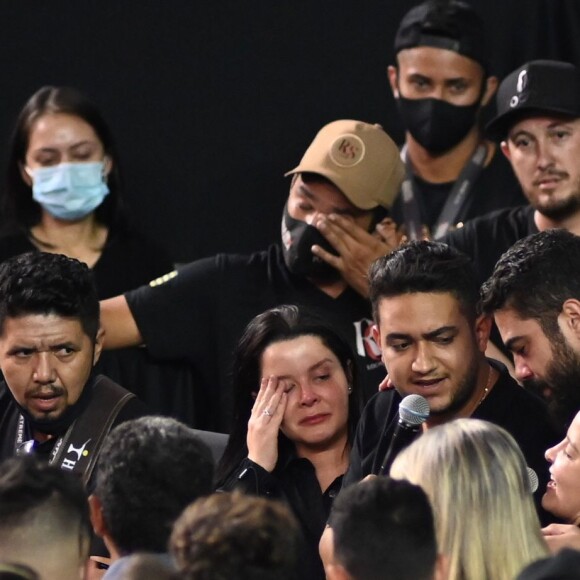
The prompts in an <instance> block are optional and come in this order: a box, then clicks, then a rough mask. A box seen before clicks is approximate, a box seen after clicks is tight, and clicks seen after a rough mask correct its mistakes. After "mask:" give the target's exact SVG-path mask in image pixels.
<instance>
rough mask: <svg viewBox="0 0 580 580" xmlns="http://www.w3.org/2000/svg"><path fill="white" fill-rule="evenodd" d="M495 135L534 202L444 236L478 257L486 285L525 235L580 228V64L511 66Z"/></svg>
mask: <svg viewBox="0 0 580 580" xmlns="http://www.w3.org/2000/svg"><path fill="white" fill-rule="evenodd" d="M497 109H498V115H497V117H496V118H495V119H494V120H493V121H492V122H491V123H490V124H489V125H488V127H487V129H488V132H489V134H490V135H491V136H492V137H494V138H495V139H497V140H498V141H501V148H502V151H503V152H504V154H505V156H506V157H507V158H508V159H509V161H510V163H511V165H512V167H513V170H514V172H515V174H516V176H517V178H518V181H519V182H520V185H521V187H522V190H523V192H524V194H525V196H526V198H527V199H528V201H529V204H530V205H527V206H522V207H518V208H513V209H508V210H500V211H497V212H493V213H490V214H488V215H486V216H483V217H480V218H476V219H474V220H471V221H470V222H468V223H467V224H465V226H464V227H463V228H461V229H458V230H456V231H454V232H451V233H449V234H448V235H447V236H445V237H444V238H442V241H444V242H446V243H448V244H449V245H451V246H453V247H455V248H457V249H459V250H461V251H462V252H464V253H466V254H467V255H469V256H471V258H472V260H473V263H474V266H475V269H476V273H477V280H478V282H479V283H480V284H481V283H483V282H484V281H485V280H486V279H487V278H488V276H489V275H490V274H491V272H492V270H493V268H494V265H495V263H496V262H497V260H498V259H499V257H500V256H501V255H502V254H503V253H504V252H505V251H506V250H507V249H508V248H510V247H511V246H512V245H513V244H514V243H515V242H516V241H517V240H519V239H521V238H524V237H526V236H528V235H530V234H534V233H537V232H538V231H544V230H548V229H551V228H564V229H566V230H568V231H570V232H572V233H574V234H576V235H579V234H580V165H579V163H578V159H580V71H579V70H578V69H577V68H576V67H575V66H574V65H572V64H568V63H565V62H559V61H549V60H536V61H532V62H529V63H526V64H524V65H523V66H521V67H520V68H518V69H517V70H515V71H513V72H512V73H510V74H509V75H508V76H507V77H506V78H505V79H504V80H503V81H502V83H501V85H500V87H499V91H498V95H497Z"/></svg>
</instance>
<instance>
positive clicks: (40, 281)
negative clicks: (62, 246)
mask: <svg viewBox="0 0 580 580" xmlns="http://www.w3.org/2000/svg"><path fill="white" fill-rule="evenodd" d="M29 314H56V315H58V316H62V317H66V318H77V319H78V320H79V322H80V323H81V326H82V328H83V331H84V332H85V334H86V335H87V336H88V337H89V338H90V339H91V340H93V341H94V340H95V338H96V336H97V331H98V330H99V299H98V296H97V290H96V287H95V282H94V280H93V275H92V272H91V271H90V269H89V267H88V266H87V265H86V264H85V263H83V262H80V261H79V260H75V259H74V258H69V257H68V256H64V255H62V254H48V253H43V252H28V253H26V254H21V255H19V256H15V257H13V258H10V259H9V260H6V261H5V262H2V264H0V334H1V333H2V332H3V330H4V322H5V320H6V318H16V317H18V316H26V315H29Z"/></svg>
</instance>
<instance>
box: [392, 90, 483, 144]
mask: <svg viewBox="0 0 580 580" xmlns="http://www.w3.org/2000/svg"><path fill="white" fill-rule="evenodd" d="M397 105H398V107H399V113H400V115H401V118H402V120H403V123H404V124H405V127H406V129H407V131H409V133H411V135H412V136H413V138H414V139H415V141H417V142H418V143H419V144H420V145H422V146H423V147H425V149H427V151H429V152H431V153H435V154H439V153H444V152H445V151H448V150H449V149H451V148H452V147H454V146H455V145H457V143H459V142H460V141H461V140H462V139H463V138H464V137H465V136H466V135H467V133H469V131H470V130H471V129H472V127H474V126H475V124H476V122H477V113H478V111H479V106H480V102H479V100H478V101H476V102H475V103H474V104H473V105H467V106H458V105H452V104H451V103H448V102H447V101H443V100H441V99H432V98H429V99H406V98H405V97H399V98H398V99H397Z"/></svg>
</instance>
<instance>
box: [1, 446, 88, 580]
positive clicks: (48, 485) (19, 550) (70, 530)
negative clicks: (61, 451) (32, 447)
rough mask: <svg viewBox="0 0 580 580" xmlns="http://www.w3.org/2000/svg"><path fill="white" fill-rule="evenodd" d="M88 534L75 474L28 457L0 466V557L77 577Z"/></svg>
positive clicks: (46, 574) (84, 502)
mask: <svg viewBox="0 0 580 580" xmlns="http://www.w3.org/2000/svg"><path fill="white" fill-rule="evenodd" d="M90 533H91V527H90V520H89V509H88V504H87V498H86V494H85V491H84V488H83V486H82V483H81V481H80V480H79V479H78V478H77V477H75V476H74V475H73V474H71V473H69V472H65V471H62V470H60V469H58V468H56V467H53V466H51V465H48V464H46V463H40V462H38V461H37V460H36V459H35V458H34V457H32V456H24V457H15V458H10V459H7V460H5V461H4V462H3V463H2V464H1V465H0V560H6V561H10V562H13V563H17V564H24V565H26V566H30V567H31V568H32V569H33V570H36V571H38V572H41V573H42V575H43V577H46V578H73V577H80V573H81V570H82V568H83V567H84V565H85V562H86V559H87V557H88V551H89V541H90ZM71 574H72V575H71Z"/></svg>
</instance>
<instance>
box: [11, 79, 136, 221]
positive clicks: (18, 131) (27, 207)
mask: <svg viewBox="0 0 580 580" xmlns="http://www.w3.org/2000/svg"><path fill="white" fill-rule="evenodd" d="M47 113H48V114H50V113H52V114H54V113H65V114H67V115H74V116H75V117H79V118H80V119H82V120H83V121H85V122H86V123H88V124H89V125H90V126H91V127H92V128H93V129H94V131H95V133H96V134H97V137H98V138H99V139H100V141H101V143H102V144H103V149H104V151H105V154H106V155H107V156H108V157H109V158H110V159H111V161H112V162H113V167H112V169H111V171H110V173H109V175H108V176H107V185H108V187H109V195H107V196H106V197H105V199H104V201H103V203H102V204H101V205H100V206H99V207H98V208H97V209H96V210H95V216H96V218H97V220H98V221H99V222H100V223H102V224H103V225H105V226H107V227H108V228H109V229H110V230H112V231H114V232H120V231H122V230H123V229H124V228H125V226H126V223H125V217H124V211H123V207H122V200H121V176H120V169H119V156H118V154H117V150H116V147H115V143H114V141H113V136H112V134H111V131H110V129H109V127H108V125H107V123H106V122H105V120H104V119H103V117H102V115H101V113H100V111H99V110H98V109H97V107H96V106H95V105H94V104H93V103H92V102H91V101H89V100H88V99H87V98H86V97H85V96H84V95H83V94H82V93H80V92H79V91H77V90H76V89H73V88H70V87H42V88H41V89H39V90H38V91H37V92H36V93H34V95H32V97H30V99H28V102H27V103H26V104H25V105H24V107H23V109H22V110H21V111H20V114H19V115H18V119H17V120H16V125H15V127H14V130H13V133H12V139H11V142H10V155H9V159H8V173H7V176H6V178H7V182H6V194H5V196H4V199H3V203H2V205H3V207H2V210H3V214H4V216H3V217H4V219H5V220H6V221H7V222H9V223H10V225H12V226H13V227H14V226H17V227H19V228H20V229H29V228H30V227H32V226H34V225H35V224H37V223H38V222H39V221H40V216H41V207H40V205H39V204H38V203H36V201H34V200H33V199H32V188H31V187H30V186H29V185H28V184H27V183H26V182H25V181H24V179H23V178H22V173H21V168H22V167H23V166H24V165H25V164H26V152H27V150H28V145H29V139H30V131H31V129H32V126H33V125H34V123H35V122H36V121H37V120H38V119H39V118H40V117H42V116H43V115H46V114H47Z"/></svg>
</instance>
